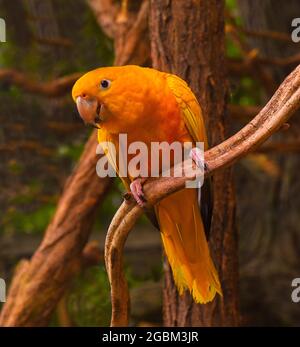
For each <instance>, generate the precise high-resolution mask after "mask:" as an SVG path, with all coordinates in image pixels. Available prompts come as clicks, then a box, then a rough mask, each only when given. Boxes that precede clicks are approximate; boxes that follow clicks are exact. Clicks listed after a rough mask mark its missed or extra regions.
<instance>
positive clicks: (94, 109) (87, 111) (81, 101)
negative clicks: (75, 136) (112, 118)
mask: <svg viewBox="0 0 300 347" xmlns="http://www.w3.org/2000/svg"><path fill="white" fill-rule="evenodd" d="M76 105H77V109H78V112H79V115H80V117H81V118H82V119H83V121H84V123H85V124H91V125H93V126H94V127H96V128H99V127H98V124H99V123H100V122H101V121H102V120H103V119H102V117H101V114H100V112H101V104H100V103H99V102H98V100H97V99H96V98H94V97H88V96H86V95H82V96H78V97H77V98H76Z"/></svg>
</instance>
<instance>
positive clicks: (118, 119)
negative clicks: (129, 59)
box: [72, 66, 158, 133]
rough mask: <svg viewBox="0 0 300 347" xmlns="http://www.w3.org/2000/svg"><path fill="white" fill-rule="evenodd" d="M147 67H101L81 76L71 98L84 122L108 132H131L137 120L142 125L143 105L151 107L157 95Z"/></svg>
mask: <svg viewBox="0 0 300 347" xmlns="http://www.w3.org/2000/svg"><path fill="white" fill-rule="evenodd" d="M147 70H148V69H146V68H141V67H138V66H119V67H104V68H99V69H96V70H93V71H90V72H88V73H86V74H85V75H83V76H82V77H80V78H79V79H78V80H77V81H76V83H75V84H74V86H73V89H72V97H73V100H74V101H75V102H76V105H77V109H78V112H79V114H80V116H81V118H82V119H83V121H84V122H85V123H86V124H91V125H93V126H94V127H97V128H104V129H106V130H108V131H109V132H111V133H120V132H126V131H130V129H132V128H134V127H136V124H137V122H139V124H141V120H142V115H143V113H144V111H145V107H146V108H150V107H153V105H154V104H155V102H157V100H156V99H157V95H158V93H155V92H154V91H155V83H153V81H152V80H151V79H149V72H147ZM149 70H150V69H149ZM147 76H148V77H147ZM151 95H152V96H153V97H152V98H151ZM145 97H146V98H147V101H148V102H147V105H145V103H144V102H143V101H144V100H145Z"/></svg>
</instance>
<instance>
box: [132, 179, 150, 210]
mask: <svg viewBox="0 0 300 347" xmlns="http://www.w3.org/2000/svg"><path fill="white" fill-rule="evenodd" d="M144 181H145V179H142V178H136V179H135V180H134V181H133V182H131V184H130V191H131V194H132V196H133V197H134V199H135V201H136V202H137V204H138V205H139V206H140V207H145V205H146V202H147V200H146V198H145V194H144V192H143V183H144Z"/></svg>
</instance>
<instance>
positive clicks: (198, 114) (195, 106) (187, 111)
mask: <svg viewBox="0 0 300 347" xmlns="http://www.w3.org/2000/svg"><path fill="white" fill-rule="evenodd" d="M167 83H168V86H169V88H170V89H171V91H172V93H173V95H174V96H175V98H176V101H177V103H178V105H179V107H180V109H181V111H182V116H183V119H184V122H185V125H186V127H187V129H188V131H189V133H190V135H191V137H192V139H193V140H194V141H195V142H197V141H198V142H201V141H203V142H204V143H205V147H207V138H206V133H205V125H204V121H203V117H202V111H201V108H200V105H199V103H198V101H197V99H196V97H195V95H194V94H193V92H192V91H191V89H190V88H189V86H188V85H187V83H186V82H185V81H184V80H182V79H181V78H179V77H177V76H175V75H168V76H167ZM205 149H206V148H205Z"/></svg>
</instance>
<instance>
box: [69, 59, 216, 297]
mask: <svg viewBox="0 0 300 347" xmlns="http://www.w3.org/2000/svg"><path fill="white" fill-rule="evenodd" d="M72 97H73V99H74V101H75V102H76V104H77V107H78V111H79V114H80V116H81V117H82V119H83V120H84V121H85V123H89V124H92V125H94V126H96V127H97V128H98V129H99V130H98V139H99V142H100V143H103V142H105V141H106V142H107V141H110V142H111V143H113V144H114V145H115V148H116V149H117V150H118V148H119V146H118V142H119V135H120V134H127V141H128V143H129V144H130V143H134V142H136V141H141V142H143V143H144V144H146V146H147V147H148V149H149V150H150V148H151V143H152V142H167V143H169V144H171V143H173V142H176V141H177V142H180V143H184V142H191V143H192V144H195V143H196V142H204V144H205V148H207V139H206V133H205V126H204V122H203V119H202V114H201V108H200V106H199V104H198V102H197V100H196V97H195V96H194V94H193V93H192V91H191V90H190V88H189V87H188V85H187V84H186V82H185V81H183V80H182V79H180V78H179V77H177V76H175V75H172V74H169V73H164V72H160V71H157V70H155V69H150V68H142V67H138V66H121V67H105V68H99V69H96V70H93V71H90V72H88V73H86V74H85V75H84V76H82V77H81V78H80V79H79V80H78V81H77V82H76V83H75V85H74V87H73V90H72ZM106 154H107V156H108V158H109V160H110V162H111V164H112V165H113V166H114V168H115V170H116V171H117V172H118V171H119V163H120V160H121V157H122V156H123V159H124V156H128V158H126V159H130V158H129V157H130V156H132V155H129V154H128V153H121V152H120V151H119V152H118V153H117V156H118V157H119V158H118V159H119V160H118V161H116V160H114V159H113V155H112V153H110V151H109V150H108V151H107V153H106ZM192 155H193V156H194V157H195V156H196V152H192ZM172 160H173V164H174V158H172ZM126 162H128V160H126ZM149 166H151V163H150V162H149ZM160 169H161V170H162V168H160ZM148 170H149V175H150V172H151V167H149V168H148ZM161 170H160V171H161ZM121 179H122V181H123V183H124V185H125V187H126V189H127V190H128V192H131V194H132V196H133V197H134V198H135V199H136V201H137V203H138V204H140V205H141V206H143V205H144V203H145V197H144V194H143V188H142V185H143V182H144V181H145V179H143V178H140V177H132V176H130V175H129V176H128V177H121ZM201 190H202V194H201V201H198V200H199V199H198V194H197V189H195V188H193V189H191V188H185V189H183V190H181V191H179V192H177V193H174V194H172V195H170V196H168V197H167V198H164V199H163V200H161V201H160V202H159V203H157V204H156V205H155V206H154V211H155V216H156V219H157V222H158V225H159V229H160V232H161V236H162V241H163V245H164V249H165V252H166V255H167V257H168V260H169V263H170V265H171V268H172V272H173V277H174V280H175V283H176V285H177V288H178V290H179V293H180V294H182V293H183V291H184V290H185V289H188V290H189V291H190V293H191V295H192V296H193V299H194V300H195V301H196V302H198V303H207V302H209V301H211V300H213V298H214V297H215V295H216V293H219V294H220V295H222V290H221V286H220V282H219V279H218V274H217V271H216V269H215V266H214V264H213V261H212V259H211V256H210V252H209V247H208V243H207V240H206V233H205V231H206V232H208V231H209V230H208V229H209V227H210V218H211V208H210V204H211V201H210V200H211V199H210V198H209V195H210V189H209V188H207V183H205V184H204V187H202V188H201ZM205 228H206V230H205Z"/></svg>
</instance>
